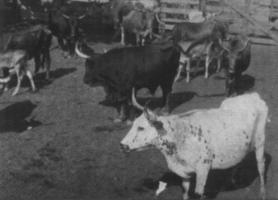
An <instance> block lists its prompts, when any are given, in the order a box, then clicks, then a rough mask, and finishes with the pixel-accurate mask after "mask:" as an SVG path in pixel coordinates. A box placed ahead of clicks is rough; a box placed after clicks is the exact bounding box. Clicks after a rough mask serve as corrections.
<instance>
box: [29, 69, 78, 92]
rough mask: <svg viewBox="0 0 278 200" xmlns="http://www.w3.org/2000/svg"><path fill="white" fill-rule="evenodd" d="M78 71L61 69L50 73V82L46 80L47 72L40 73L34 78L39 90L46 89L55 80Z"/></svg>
mask: <svg viewBox="0 0 278 200" xmlns="http://www.w3.org/2000/svg"><path fill="white" fill-rule="evenodd" d="M75 71H76V68H74V67H72V68H59V69H56V70H54V71H50V80H46V79H45V72H42V73H38V74H37V75H36V76H35V77H34V81H35V84H36V86H37V88H44V87H45V86H48V85H50V84H51V83H52V82H53V81H54V80H56V79H58V78H61V77H63V76H66V75H68V74H71V73H73V72H75Z"/></svg>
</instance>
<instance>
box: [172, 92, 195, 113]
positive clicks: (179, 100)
mask: <svg viewBox="0 0 278 200" xmlns="http://www.w3.org/2000/svg"><path fill="white" fill-rule="evenodd" d="M196 95H197V93H196V92H189V91H187V92H176V93H172V94H171V97H170V102H169V110H170V112H171V111H173V110H174V109H175V108H176V107H178V106H179V105H181V104H183V103H185V102H187V101H190V100H191V99H192V98H193V97H194V96H196Z"/></svg>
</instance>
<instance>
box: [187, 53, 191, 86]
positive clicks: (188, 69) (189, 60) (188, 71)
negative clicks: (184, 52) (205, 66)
mask: <svg viewBox="0 0 278 200" xmlns="http://www.w3.org/2000/svg"><path fill="white" fill-rule="evenodd" d="M190 69H191V59H190V58H188V60H187V62H186V82H187V83H188V82H189V81H190Z"/></svg>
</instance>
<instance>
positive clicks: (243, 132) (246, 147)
mask: <svg viewBox="0 0 278 200" xmlns="http://www.w3.org/2000/svg"><path fill="white" fill-rule="evenodd" d="M267 117H268V107H267V105H266V103H265V102H264V101H263V100H262V99H261V98H260V96H259V95H258V94H257V93H252V94H245V95H241V96H237V97H233V98H228V99H226V100H224V101H223V102H222V104H221V105H220V107H219V108H216V109H203V110H194V111H190V112H188V113H184V114H179V115H170V116H156V115H155V114H154V113H152V112H151V111H145V112H143V114H142V115H141V116H139V117H138V118H137V119H136V120H135V121H134V123H133V126H132V128H131V129H130V131H129V132H128V134H127V135H126V136H125V138H124V139H123V140H122V141H121V145H124V146H125V147H128V150H143V149H146V148H147V147H155V148H157V149H159V150H160V151H161V152H162V154H163V155H164V156H165V158H166V161H167V164H168V167H169V169H170V170H171V171H173V172H174V173H176V174H177V175H179V176H181V177H182V178H183V187H184V190H185V192H184V195H183V199H188V189H189V182H188V178H189V174H191V173H192V172H195V173H196V188H195V192H196V193H197V194H200V195H203V193H204V187H205V184H206V180H207V175H208V172H209V170H210V169H225V168H229V167H232V166H234V165H236V164H238V163H239V162H240V161H242V160H243V158H244V157H245V156H246V155H247V154H248V153H249V152H250V151H253V150H255V153H256V159H257V165H258V171H259V174H260V181H261V187H260V191H261V195H262V198H263V199H265V187H264V178H263V176H264V144H265V125H266V121H267Z"/></svg>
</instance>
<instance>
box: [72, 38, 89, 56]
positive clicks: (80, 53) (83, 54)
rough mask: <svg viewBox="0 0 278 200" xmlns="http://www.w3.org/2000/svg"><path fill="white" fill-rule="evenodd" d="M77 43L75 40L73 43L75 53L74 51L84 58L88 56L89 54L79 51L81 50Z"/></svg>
mask: <svg viewBox="0 0 278 200" xmlns="http://www.w3.org/2000/svg"><path fill="white" fill-rule="evenodd" d="M78 44H79V43H78V42H76V44H75V53H76V54H77V55H78V56H79V57H81V58H85V59H88V58H90V56H89V55H87V54H85V53H83V52H81V51H80V50H79V49H78Z"/></svg>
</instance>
